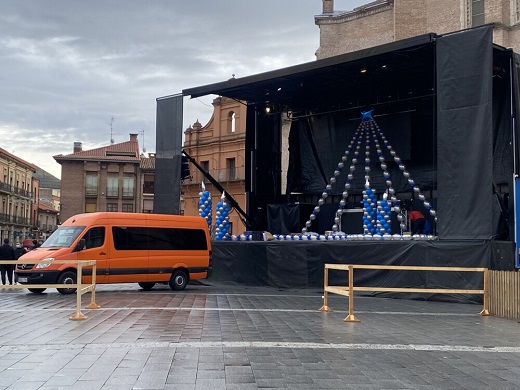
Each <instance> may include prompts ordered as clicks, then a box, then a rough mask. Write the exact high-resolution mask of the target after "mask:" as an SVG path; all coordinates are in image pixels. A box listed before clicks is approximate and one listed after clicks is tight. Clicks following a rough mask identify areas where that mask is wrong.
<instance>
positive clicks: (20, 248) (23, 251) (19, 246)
mask: <svg viewBox="0 0 520 390" xmlns="http://www.w3.org/2000/svg"><path fill="white" fill-rule="evenodd" d="M26 253H27V249H26V248H25V247H23V246H22V244H20V243H18V244H16V249H15V250H14V259H15V260H18V259H19V258H20V256H22V255H25V254H26Z"/></svg>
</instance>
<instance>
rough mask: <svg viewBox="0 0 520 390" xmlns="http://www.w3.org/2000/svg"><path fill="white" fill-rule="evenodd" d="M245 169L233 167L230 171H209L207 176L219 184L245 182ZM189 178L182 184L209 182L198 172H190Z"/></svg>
mask: <svg viewBox="0 0 520 390" xmlns="http://www.w3.org/2000/svg"><path fill="white" fill-rule="evenodd" d="M245 171H246V170H245V167H235V168H232V169H229V168H228V169H210V171H209V174H210V175H211V176H213V178H214V179H215V180H216V181H218V182H219V183H222V182H230V181H241V180H245V178H246V175H245ZM190 173H191V176H190V178H188V179H185V180H183V182H182V183H183V184H191V183H201V182H205V183H209V180H208V179H207V178H206V177H205V176H204V175H203V174H202V172H200V171H198V170H195V171H194V170H193V169H192V170H191V172H190Z"/></svg>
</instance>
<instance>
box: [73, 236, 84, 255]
mask: <svg viewBox="0 0 520 390" xmlns="http://www.w3.org/2000/svg"><path fill="white" fill-rule="evenodd" d="M83 249H85V239H84V238H82V239H81V240H79V242H78V243H77V245H76V248H74V252H79V251H82V250H83Z"/></svg>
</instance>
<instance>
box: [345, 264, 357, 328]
mask: <svg viewBox="0 0 520 390" xmlns="http://www.w3.org/2000/svg"><path fill="white" fill-rule="evenodd" d="M344 321H346V322H361V321H360V320H358V319H357V317H356V316H355V315H354V267H353V266H351V265H349V266H348V316H346V317H345V319H344Z"/></svg>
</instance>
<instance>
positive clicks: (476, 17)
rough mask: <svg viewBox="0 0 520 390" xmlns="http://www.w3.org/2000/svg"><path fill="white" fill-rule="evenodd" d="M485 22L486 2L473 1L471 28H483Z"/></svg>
mask: <svg viewBox="0 0 520 390" xmlns="http://www.w3.org/2000/svg"><path fill="white" fill-rule="evenodd" d="M484 22H485V17H484V0H472V1H471V27H476V26H481V25H483V24H484Z"/></svg>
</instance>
